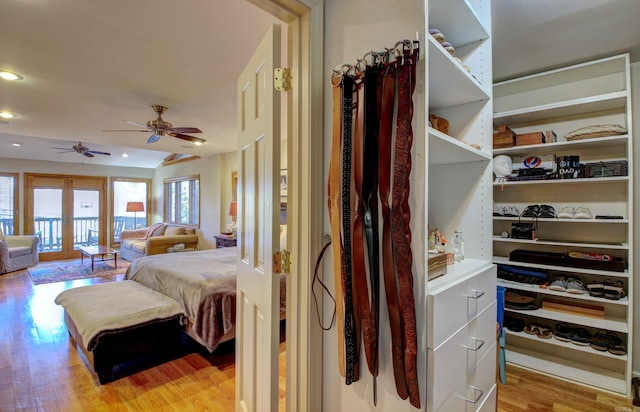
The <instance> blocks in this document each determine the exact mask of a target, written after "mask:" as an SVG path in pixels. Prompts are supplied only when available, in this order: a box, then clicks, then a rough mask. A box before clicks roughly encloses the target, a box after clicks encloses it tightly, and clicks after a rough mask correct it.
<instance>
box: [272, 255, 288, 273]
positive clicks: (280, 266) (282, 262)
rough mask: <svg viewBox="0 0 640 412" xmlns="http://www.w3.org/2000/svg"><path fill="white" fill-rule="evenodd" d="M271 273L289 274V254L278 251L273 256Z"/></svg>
mask: <svg viewBox="0 0 640 412" xmlns="http://www.w3.org/2000/svg"><path fill="white" fill-rule="evenodd" d="M273 273H278V274H280V273H291V252H289V251H288V250H279V251H277V252H276V253H274V254H273Z"/></svg>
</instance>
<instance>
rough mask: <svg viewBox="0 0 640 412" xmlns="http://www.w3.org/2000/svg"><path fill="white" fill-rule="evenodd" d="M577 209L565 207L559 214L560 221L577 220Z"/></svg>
mask: <svg viewBox="0 0 640 412" xmlns="http://www.w3.org/2000/svg"><path fill="white" fill-rule="evenodd" d="M575 217H576V209H575V208H573V207H569V206H565V207H563V208H562V209H560V211H559V212H558V219H575Z"/></svg>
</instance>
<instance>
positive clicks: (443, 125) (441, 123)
mask: <svg viewBox="0 0 640 412" xmlns="http://www.w3.org/2000/svg"><path fill="white" fill-rule="evenodd" d="M429 121H430V122H431V127H433V128H434V129H436V130H437V131H439V132H442V133H444V134H449V121H448V120H447V119H444V118H442V117H439V116H436V115H435V114H430V115H429Z"/></svg>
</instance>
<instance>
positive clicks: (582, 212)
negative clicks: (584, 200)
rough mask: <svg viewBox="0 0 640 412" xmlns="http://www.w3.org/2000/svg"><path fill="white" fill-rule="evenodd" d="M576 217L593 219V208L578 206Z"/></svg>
mask: <svg viewBox="0 0 640 412" xmlns="http://www.w3.org/2000/svg"><path fill="white" fill-rule="evenodd" d="M575 218H576V219H593V214H591V210H589V208H586V207H578V208H576V213H575Z"/></svg>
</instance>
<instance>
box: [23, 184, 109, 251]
mask: <svg viewBox="0 0 640 412" xmlns="http://www.w3.org/2000/svg"><path fill="white" fill-rule="evenodd" d="M106 184H107V179H106V177H85V176H67V175H42V174H30V173H26V174H25V233H32V234H36V235H38V236H39V237H40V260H57V259H69V258H74V257H79V256H80V252H79V251H78V248H80V247H81V246H92V245H98V244H104V243H103V242H104V239H106V236H105V230H104V228H106V210H107V209H106Z"/></svg>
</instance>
